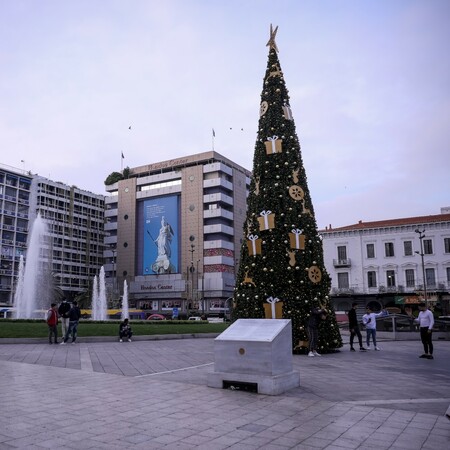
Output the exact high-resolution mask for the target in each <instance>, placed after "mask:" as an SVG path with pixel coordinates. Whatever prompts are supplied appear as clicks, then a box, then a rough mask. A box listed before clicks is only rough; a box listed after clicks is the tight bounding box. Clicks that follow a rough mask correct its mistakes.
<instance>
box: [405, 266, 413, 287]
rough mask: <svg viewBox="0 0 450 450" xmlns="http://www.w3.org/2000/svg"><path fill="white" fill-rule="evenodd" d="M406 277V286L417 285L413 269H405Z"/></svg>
mask: <svg viewBox="0 0 450 450" xmlns="http://www.w3.org/2000/svg"><path fill="white" fill-rule="evenodd" d="M405 279H406V287H414V286H415V283H416V280H415V277H414V270H413V269H406V270H405Z"/></svg>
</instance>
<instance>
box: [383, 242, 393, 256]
mask: <svg viewBox="0 0 450 450" xmlns="http://www.w3.org/2000/svg"><path fill="white" fill-rule="evenodd" d="M384 251H385V254H386V256H388V257H390V256H395V255H394V243H393V242H385V243H384Z"/></svg>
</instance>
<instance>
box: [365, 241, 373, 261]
mask: <svg viewBox="0 0 450 450" xmlns="http://www.w3.org/2000/svg"><path fill="white" fill-rule="evenodd" d="M366 249H367V258H375V245H374V244H367V245H366Z"/></svg>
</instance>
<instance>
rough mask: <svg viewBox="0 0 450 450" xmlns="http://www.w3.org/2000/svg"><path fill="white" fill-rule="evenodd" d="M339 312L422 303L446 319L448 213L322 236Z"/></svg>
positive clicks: (353, 227)
mask: <svg viewBox="0 0 450 450" xmlns="http://www.w3.org/2000/svg"><path fill="white" fill-rule="evenodd" d="M320 233H321V235H322V237H323V247H324V254H325V265H326V268H327V271H328V272H329V274H330V276H331V277H332V290H331V295H332V297H333V299H334V306H335V308H336V310H345V311H346V310H348V309H350V307H351V302H352V301H359V302H360V303H363V304H366V305H367V304H369V303H372V306H374V307H375V308H377V309H378V308H380V307H385V306H393V305H396V306H399V307H400V308H402V307H403V306H402V305H405V304H408V303H409V304H413V303H418V302H419V300H420V299H423V298H424V294H425V289H424V288H426V292H427V299H428V301H429V302H430V303H431V304H433V303H434V304H438V305H439V306H440V307H442V308H443V310H444V313H447V314H448V302H449V299H450V295H449V292H450V213H449V212H448V211H447V210H446V209H445V208H443V209H442V213H441V214H438V215H432V216H423V217H410V218H404V219H393V220H383V221H377V222H362V221H360V222H359V223H357V224H353V225H348V226H345V227H340V228H334V229H333V228H331V226H330V227H328V228H326V229H325V230H321V232H320Z"/></svg>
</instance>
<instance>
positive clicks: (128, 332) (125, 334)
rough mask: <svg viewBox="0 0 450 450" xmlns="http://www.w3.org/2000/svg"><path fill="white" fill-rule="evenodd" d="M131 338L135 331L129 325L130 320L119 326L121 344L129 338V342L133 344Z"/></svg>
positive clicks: (125, 320)
mask: <svg viewBox="0 0 450 450" xmlns="http://www.w3.org/2000/svg"><path fill="white" fill-rule="evenodd" d="M131 336H133V330H132V329H131V326H130V324H129V323H128V319H124V321H123V322H120V325H119V342H123V339H124V338H127V339H128V342H131Z"/></svg>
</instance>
